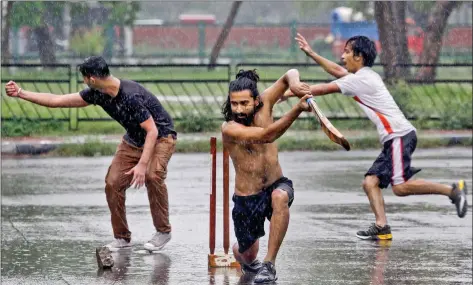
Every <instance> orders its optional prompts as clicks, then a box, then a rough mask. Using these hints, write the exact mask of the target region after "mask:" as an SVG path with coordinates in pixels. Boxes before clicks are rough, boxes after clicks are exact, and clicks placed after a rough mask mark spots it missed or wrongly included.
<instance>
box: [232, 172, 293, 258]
mask: <svg viewBox="0 0 473 285" xmlns="http://www.w3.org/2000/svg"><path fill="white" fill-rule="evenodd" d="M275 189H281V190H284V191H286V192H287V194H288V196H289V207H290V206H291V204H292V202H293V201H294V188H293V186H292V181H291V180H289V179H288V178H286V177H281V178H280V179H278V180H277V181H276V182H274V183H273V184H271V186H269V187H267V188H264V189H263V190H262V191H261V192H260V193H258V194H255V195H250V196H237V195H233V199H232V200H233V202H234V203H235V206H234V207H233V210H232V218H233V226H234V230H235V236H236V238H237V241H238V246H239V249H238V251H239V252H240V253H243V252H245V251H246V250H248V249H249V248H250V247H251V246H252V245H253V244H254V243H255V242H256V241H257V240H258V239H259V238H260V237H262V236H264V234H265V233H264V221H265V218H267V219H268V220H271V215H272V214H273V208H272V207H271V194H272V193H273V190H275Z"/></svg>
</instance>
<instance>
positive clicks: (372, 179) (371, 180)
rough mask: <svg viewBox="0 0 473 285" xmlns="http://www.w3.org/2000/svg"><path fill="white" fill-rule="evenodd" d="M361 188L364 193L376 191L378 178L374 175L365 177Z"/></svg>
mask: <svg viewBox="0 0 473 285" xmlns="http://www.w3.org/2000/svg"><path fill="white" fill-rule="evenodd" d="M362 186H363V190H365V192H368V191H371V190H373V189H376V188H377V187H378V186H379V178H378V177H376V176H374V175H369V176H366V177H365V179H364V180H363V184H362Z"/></svg>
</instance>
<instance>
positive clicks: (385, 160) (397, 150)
mask: <svg viewBox="0 0 473 285" xmlns="http://www.w3.org/2000/svg"><path fill="white" fill-rule="evenodd" d="M416 146H417V135H416V132H415V131H412V132H410V133H408V134H407V135H405V136H403V137H398V138H394V139H392V140H389V141H387V142H385V143H384V147H383V151H382V152H381V154H380V155H379V156H378V158H377V159H376V160H375V162H374V163H373V165H372V166H371V168H370V169H369V170H368V172H366V174H365V177H366V176H368V175H376V176H377V177H378V178H379V187H380V188H386V187H388V186H389V184H391V185H393V186H394V185H398V184H402V183H404V182H406V181H407V180H409V179H410V178H411V177H412V176H414V174H416V173H417V172H419V171H420V169H417V168H413V167H411V157H412V154H413V153H414V150H415V149H416Z"/></svg>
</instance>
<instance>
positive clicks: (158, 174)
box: [145, 170, 166, 183]
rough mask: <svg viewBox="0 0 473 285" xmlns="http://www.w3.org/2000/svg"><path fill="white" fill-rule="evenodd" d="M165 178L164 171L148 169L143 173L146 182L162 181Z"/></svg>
mask: <svg viewBox="0 0 473 285" xmlns="http://www.w3.org/2000/svg"><path fill="white" fill-rule="evenodd" d="M165 179H166V172H165V171H158V170H156V171H150V172H147V173H146V175H145V182H146V183H162V182H164V180H165Z"/></svg>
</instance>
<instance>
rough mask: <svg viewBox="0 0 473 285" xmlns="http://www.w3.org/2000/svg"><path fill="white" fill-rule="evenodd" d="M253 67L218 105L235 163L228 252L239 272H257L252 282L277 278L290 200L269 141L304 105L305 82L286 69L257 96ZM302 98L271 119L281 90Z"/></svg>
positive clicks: (289, 189) (291, 193) (290, 190)
mask: <svg viewBox="0 0 473 285" xmlns="http://www.w3.org/2000/svg"><path fill="white" fill-rule="evenodd" d="M258 79H259V77H258V75H257V74H256V72H255V71H254V70H248V71H243V70H240V72H238V74H237V76H236V80H234V81H232V82H231V83H230V86H229V95H228V98H227V101H226V102H225V104H224V105H223V107H222V113H223V115H224V117H225V122H224V123H223V125H222V136H223V143H224V146H225V147H226V148H227V149H228V152H229V154H230V157H231V158H232V161H233V166H234V167H235V172H236V176H235V193H234V195H233V202H234V208H233V211H232V218H233V223H234V230H235V235H236V237H237V240H238V242H237V243H235V244H234V245H233V253H234V256H235V258H236V260H237V261H238V262H240V264H241V265H242V266H241V267H242V271H243V272H244V273H247V272H253V273H257V274H256V276H255V279H254V282H255V283H264V282H271V281H275V280H277V277H276V269H275V266H274V264H275V260H276V255H277V252H278V250H279V247H280V246H281V243H282V241H283V239H284V235H285V234H286V231H287V227H288V225H289V207H290V206H291V204H292V202H293V200H294V189H293V185H292V181H291V180H289V179H288V178H286V177H284V176H283V173H282V170H281V166H280V165H279V161H278V149H277V146H276V144H275V143H274V141H275V140H276V139H277V138H279V137H280V136H281V135H283V134H284V133H285V132H286V130H287V129H288V128H289V127H290V126H291V124H292V123H293V122H294V121H295V120H296V118H297V117H298V116H299V115H300V114H301V113H302V112H303V111H309V110H310V108H309V106H308V105H307V103H306V99H307V98H310V97H312V96H311V95H307V94H308V93H309V92H310V89H309V86H308V85H307V84H305V83H301V82H300V81H299V72H298V71H297V70H296V69H291V70H289V71H287V73H286V74H284V75H283V76H282V77H281V78H279V79H278V80H277V81H276V83H274V84H273V85H272V86H271V87H269V88H268V89H266V90H265V91H264V92H263V94H261V95H259V93H258V89H257V81H258ZM288 88H289V89H290V90H291V91H292V92H293V93H294V94H298V95H299V96H300V97H302V98H301V99H300V101H299V103H298V104H296V105H295V106H294V107H293V108H292V109H291V110H290V111H289V112H287V113H286V114H285V115H284V116H283V117H281V118H280V119H279V120H277V121H274V120H273V116H272V109H273V106H274V104H275V103H276V102H277V101H278V100H279V99H280V98H281V96H282V95H283V94H284V92H285V91H286V90H287V89H288ZM265 218H267V219H268V220H270V230H269V241H268V252H267V254H266V257H265V258H264V261H263V263H261V262H260V261H258V260H257V259H256V257H257V254H258V249H259V241H258V240H259V238H260V237H262V236H264V235H265V232H264V222H265Z"/></svg>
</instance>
